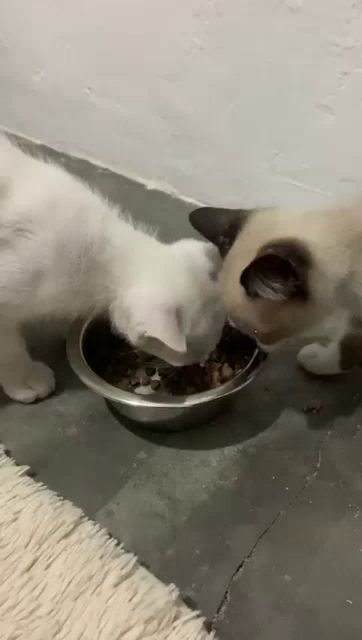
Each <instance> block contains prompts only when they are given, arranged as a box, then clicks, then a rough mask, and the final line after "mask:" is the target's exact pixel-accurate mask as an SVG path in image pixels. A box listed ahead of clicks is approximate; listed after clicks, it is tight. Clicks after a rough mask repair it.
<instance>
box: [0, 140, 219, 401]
mask: <svg viewBox="0 0 362 640" xmlns="http://www.w3.org/2000/svg"><path fill="white" fill-rule="evenodd" d="M218 268H219V257H218V252H217V250H216V249H214V248H213V247H211V245H208V244H206V243H203V242H199V241H195V240H181V241H179V242H175V243H173V244H169V245H167V244H163V243H162V242H160V241H159V240H158V239H157V238H156V237H155V236H154V235H152V234H150V233H147V232H146V231H145V230H143V229H142V228H140V227H137V226H136V225H135V224H134V223H133V222H132V221H131V220H130V219H129V218H127V217H126V216H125V215H124V214H122V212H120V211H119V209H118V208H117V207H116V206H114V205H112V204H110V203H109V202H107V201H106V200H105V199H104V198H102V197H101V196H100V195H99V194H98V193H95V192H94V191H92V190H91V189H90V188H89V187H88V186H87V185H85V184H84V183H83V182H81V181H80V180H78V179H77V178H75V177H73V176H71V175H70V174H68V173H67V172H66V171H64V170H63V169H62V168H61V167H58V166H56V165H54V164H50V163H48V162H46V161H43V160H41V159H35V158H32V157H30V156H28V155H26V154H24V153H23V152H22V151H21V150H20V149H19V148H17V147H16V146H14V145H12V144H11V143H10V142H9V140H8V139H7V138H5V137H3V136H1V137H0V335H1V341H2V345H1V351H0V385H1V386H2V387H3V388H4V390H5V392H6V393H7V394H8V395H9V396H10V397H11V398H14V399H15V400H20V401H22V402H32V401H34V400H36V399H37V398H43V397H45V396H46V395H47V394H48V393H50V392H51V391H52V390H53V388H54V376H53V374H52V372H51V371H50V370H49V369H48V368H47V367H46V366H45V365H43V364H41V363H36V362H33V361H32V360H31V358H30V356H29V355H28V353H27V350H26V346H25V344H24V341H23V339H22V337H21V330H22V326H23V323H24V322H25V321H28V320H33V319H35V318H40V317H42V316H49V317H51V318H54V319H56V318H60V317H65V318H73V317H76V316H85V315H87V314H89V313H94V312H101V311H104V310H109V311H110V315H111V319H112V322H113V325H114V327H115V328H116V330H117V331H119V332H121V333H123V334H124V335H125V336H126V337H127V338H128V339H129V340H130V341H131V342H132V343H133V344H135V345H137V346H142V347H143V348H145V349H146V350H149V351H151V352H152V353H156V354H157V355H160V356H161V357H164V358H165V359H167V360H168V361H169V362H171V363H174V364H184V363H186V362H191V361H196V360H199V359H200V358H202V357H203V356H205V355H206V354H207V353H208V352H209V351H210V350H211V349H212V348H213V347H214V346H215V344H216V342H217V340H218V338H219V336H220V332H221V327H222V324H223V321H224V315H223V312H222V311H221V308H220V305H219V299H218V291H217V284H216V282H215V279H214V277H213V276H214V274H215V270H218Z"/></svg>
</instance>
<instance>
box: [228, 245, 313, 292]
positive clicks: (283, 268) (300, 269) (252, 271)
mask: <svg viewBox="0 0 362 640" xmlns="http://www.w3.org/2000/svg"><path fill="white" fill-rule="evenodd" d="M310 263H311V259H310V254H309V252H308V250H307V247H305V246H304V245H303V244H302V243H299V242H297V241H293V240H284V241H283V240H282V241H279V242H275V243H270V244H268V245H265V246H264V247H263V248H262V249H261V250H260V251H259V253H258V255H257V256H256V258H255V259H254V260H253V261H252V262H251V263H250V264H249V265H248V266H247V267H246V269H244V271H243V272H242V274H241V276H240V284H241V285H242V286H243V287H244V289H245V291H246V293H247V295H248V296H249V297H250V298H264V299H268V300H276V301H283V300H290V299H292V298H294V299H296V298H297V299H300V300H306V299H307V298H308V271H309V268H310Z"/></svg>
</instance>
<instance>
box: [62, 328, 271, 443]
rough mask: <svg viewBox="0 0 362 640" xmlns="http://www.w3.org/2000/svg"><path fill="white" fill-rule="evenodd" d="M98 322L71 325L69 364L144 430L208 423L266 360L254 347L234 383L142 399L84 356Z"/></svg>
mask: <svg viewBox="0 0 362 640" xmlns="http://www.w3.org/2000/svg"><path fill="white" fill-rule="evenodd" d="M97 320H98V318H96V317H93V318H90V319H88V320H87V321H85V322H84V321H80V320H77V321H76V322H75V323H74V324H73V325H72V327H71V329H70V332H69V334H68V339H67V354H68V359H69V362H70V365H71V367H72V369H73V371H74V372H75V373H76V374H77V375H78V377H79V378H80V379H81V380H82V382H83V383H84V384H85V385H86V386H87V387H89V389H92V390H93V391H95V392H96V393H98V394H99V395H100V396H102V397H103V398H105V399H106V400H108V401H109V402H110V403H111V405H112V406H113V407H114V409H115V410H116V411H117V412H118V413H119V414H120V415H121V416H122V417H123V418H126V419H128V420H130V421H132V422H133V423H138V424H139V425H141V426H142V427H144V428H151V427H152V428H157V429H163V430H168V431H175V430H180V429H186V428H190V427H193V426H198V425H200V424H201V423H205V422H209V421H210V420H212V419H213V418H215V417H216V415H217V414H218V413H220V412H221V411H222V410H223V409H225V408H226V407H227V406H228V405H229V404H230V403H231V402H232V401H233V400H235V398H236V397H237V395H238V394H239V393H240V392H241V391H242V389H244V388H245V387H246V386H247V385H248V384H249V383H250V382H251V381H252V380H253V379H254V378H255V376H256V375H257V374H258V373H259V371H260V368H261V366H262V364H263V362H264V360H265V358H266V356H265V354H264V353H263V352H262V351H260V350H259V349H258V348H257V347H255V351H254V353H253V354H252V356H251V358H250V361H249V363H248V364H247V366H246V367H245V368H244V369H243V370H242V371H240V372H239V373H238V374H237V375H236V376H235V378H233V380H231V381H229V382H226V383H225V384H223V385H221V386H220V387H218V388H217V389H210V390H209V391H205V392H203V393H195V394H192V395H188V396H166V397H165V395H164V394H158V393H157V392H156V393H154V394H152V396H139V395H137V394H133V393H129V392H128V391H123V390H122V389H119V388H118V387H114V386H112V385H111V384H109V383H108V382H106V381H105V380H103V379H102V378H100V377H99V376H98V375H97V374H96V373H95V372H94V371H93V370H92V369H91V368H90V366H89V365H88V363H87V360H86V358H85V355H84V343H85V338H86V336H87V334H88V332H89V331H90V329H91V328H92V327H93V326H94V324H95V323H96V322H97Z"/></svg>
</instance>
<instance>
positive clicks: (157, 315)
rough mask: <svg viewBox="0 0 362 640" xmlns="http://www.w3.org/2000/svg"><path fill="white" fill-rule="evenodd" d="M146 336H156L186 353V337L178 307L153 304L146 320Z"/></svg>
mask: <svg viewBox="0 0 362 640" xmlns="http://www.w3.org/2000/svg"><path fill="white" fill-rule="evenodd" d="M145 337H148V338H155V339H156V340H159V341H160V342H162V343H163V344H165V345H166V346H167V347H169V349H172V350H173V351H177V352H178V353H186V351H187V345H186V338H185V336H184V334H183V333H182V330H181V327H180V322H179V319H178V314H177V309H174V308H172V307H169V306H167V305H164V304H156V305H152V307H151V308H150V309H149V313H148V314H147V319H146V320H145Z"/></svg>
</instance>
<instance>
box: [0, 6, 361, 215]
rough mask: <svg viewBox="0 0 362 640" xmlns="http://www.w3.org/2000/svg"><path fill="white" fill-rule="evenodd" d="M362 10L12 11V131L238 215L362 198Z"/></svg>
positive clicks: (8, 82) (8, 11) (4, 10)
mask: <svg viewBox="0 0 362 640" xmlns="http://www.w3.org/2000/svg"><path fill="white" fill-rule="evenodd" d="M361 39H362V9H361V2H360V1H359V0H304V1H303V0H284V1H283V0H143V1H141V0H102V1H100V0H2V1H1V3H0V54H1V55H0V125H2V126H5V127H7V128H9V129H11V130H13V131H16V132H18V133H21V134H24V135H26V136H28V137H31V138H35V139H39V140H41V141H43V142H47V143H48V144H50V145H53V146H56V147H58V148H61V149H64V150H68V151H71V152H73V153H75V154H78V155H83V156H88V157H92V158H95V159H96V160H99V161H101V162H103V163H104V164H106V165H110V166H113V167H115V168H116V169H118V170H119V171H121V172H124V173H126V174H134V175H137V176H141V177H142V178H144V179H147V180H156V181H160V182H162V183H166V184H168V185H171V186H173V187H174V188H175V189H177V190H178V191H179V192H181V193H182V194H184V195H187V196H190V197H193V198H196V199H199V200H201V201H206V202H214V203H223V204H258V203H260V204H268V203H270V202H273V203H275V202H277V201H281V202H295V201H300V200H301V199H303V200H316V201H318V200H320V199H323V198H325V197H328V196H330V197H333V196H334V195H335V194H337V195H343V194H348V193H349V194H350V193H356V192H362V48H361Z"/></svg>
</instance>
